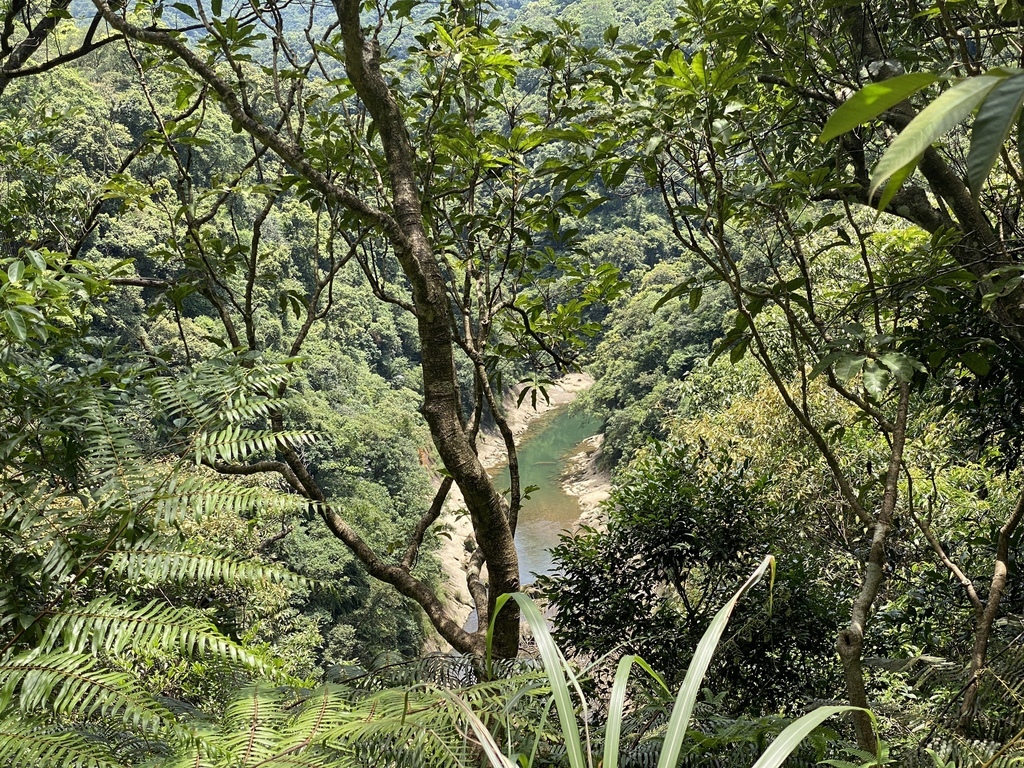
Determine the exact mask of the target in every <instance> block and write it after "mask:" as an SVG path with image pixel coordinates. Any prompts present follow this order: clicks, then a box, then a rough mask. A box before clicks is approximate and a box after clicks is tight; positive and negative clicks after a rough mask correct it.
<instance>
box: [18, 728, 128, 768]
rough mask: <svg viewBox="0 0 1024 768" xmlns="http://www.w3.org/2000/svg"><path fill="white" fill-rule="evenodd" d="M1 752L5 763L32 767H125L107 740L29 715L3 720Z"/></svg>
mask: <svg viewBox="0 0 1024 768" xmlns="http://www.w3.org/2000/svg"><path fill="white" fill-rule="evenodd" d="M0 755H3V757H4V760H5V761H6V763H5V764H6V765H11V766H33V768H66V766H69V765H73V766H76V767H77V768H122V767H123V766H124V763H122V762H121V761H120V760H118V759H116V757H115V756H114V755H113V754H112V753H111V751H110V749H108V748H107V745H106V744H105V743H102V742H99V741H98V740H97V739H95V738H91V737H90V736H89V735H86V734H83V733H81V732H80V731H78V730H75V729H68V728H60V727H57V726H54V725H52V724H47V723H44V722H41V721H37V720H34V719H30V718H21V717H15V716H8V717H5V718H3V719H0Z"/></svg>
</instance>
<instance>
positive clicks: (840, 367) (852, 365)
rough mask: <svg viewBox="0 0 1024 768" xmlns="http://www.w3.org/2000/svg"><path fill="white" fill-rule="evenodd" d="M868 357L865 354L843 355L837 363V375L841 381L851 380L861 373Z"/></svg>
mask: <svg viewBox="0 0 1024 768" xmlns="http://www.w3.org/2000/svg"><path fill="white" fill-rule="evenodd" d="M866 359H867V358H865V357H864V355H850V354H846V355H843V356H842V357H841V358H839V359H838V360H836V363H835V372H836V377H837V378H838V379H839V380H840V381H849V380H850V379H852V378H853V377H854V376H856V375H857V374H858V373H860V369H861V368H863V367H864V361H865V360H866Z"/></svg>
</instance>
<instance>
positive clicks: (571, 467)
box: [561, 435, 612, 530]
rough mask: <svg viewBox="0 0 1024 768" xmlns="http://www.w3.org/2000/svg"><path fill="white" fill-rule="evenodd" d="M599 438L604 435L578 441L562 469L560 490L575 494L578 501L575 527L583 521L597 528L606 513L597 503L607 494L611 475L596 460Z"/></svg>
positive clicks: (610, 484) (600, 526) (601, 525)
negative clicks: (578, 443)
mask: <svg viewBox="0 0 1024 768" xmlns="http://www.w3.org/2000/svg"><path fill="white" fill-rule="evenodd" d="M603 442H604V435H594V436H593V437H588V438H587V439H586V440H584V441H583V442H582V443H580V447H579V450H578V451H577V452H576V453H574V454H573V455H572V456H570V457H569V459H568V461H567V462H566V467H565V471H564V472H563V473H562V478H561V479H562V490H564V491H565V492H566V493H567V494H568V495H570V496H575V497H576V500H577V501H578V502H579V505H580V519H579V520H578V521H577V522H576V525H577V527H579V526H581V525H586V526H589V527H590V528H597V529H598V530H600V529H602V528H603V527H604V525H605V520H606V516H605V512H604V510H603V508H602V507H601V504H602V502H604V501H605V500H607V498H608V496H609V495H610V494H611V490H612V478H611V473H610V472H608V470H606V469H601V468H600V467H598V464H597V458H598V455H599V454H600V452H601V444H602V443H603Z"/></svg>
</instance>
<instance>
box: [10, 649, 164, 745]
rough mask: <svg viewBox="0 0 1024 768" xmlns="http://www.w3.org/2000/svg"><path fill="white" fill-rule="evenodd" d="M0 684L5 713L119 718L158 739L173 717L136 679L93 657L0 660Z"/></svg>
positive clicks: (59, 654)
mask: <svg viewBox="0 0 1024 768" xmlns="http://www.w3.org/2000/svg"><path fill="white" fill-rule="evenodd" d="M0 680H3V681H4V685H3V688H0V712H2V711H4V710H6V709H7V708H8V707H10V706H11V705H12V703H16V706H17V708H18V709H20V710H21V711H22V712H28V713H31V712H47V713H52V714H57V715H62V716H64V717H68V718H82V717H84V718H91V717H114V718H120V719H122V720H123V721H124V722H126V723H130V724H131V725H133V726H134V727H135V728H138V729H141V730H143V731H149V732H154V733H155V732H157V731H159V730H160V729H161V728H162V727H163V726H164V725H166V723H167V722H168V712H167V711H166V710H165V709H164V708H163V707H162V706H160V705H159V704H158V703H157V702H156V701H155V700H154V699H153V698H152V697H151V696H149V695H148V694H146V693H145V692H144V691H142V689H141V688H140V687H139V685H138V683H137V682H136V680H135V678H134V677H133V676H132V675H130V674H128V673H126V672H121V671H119V670H114V669H109V668H107V667H105V666H104V665H103V664H102V663H101V662H100V660H99V659H97V658H96V657H95V656H92V655H89V654H84V653H74V652H71V651H64V650H60V651H56V652H52V653H40V652H37V651H29V652H27V653H22V654H19V655H17V656H13V657H10V658H6V659H0Z"/></svg>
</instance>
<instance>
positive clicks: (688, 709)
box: [658, 555, 775, 768]
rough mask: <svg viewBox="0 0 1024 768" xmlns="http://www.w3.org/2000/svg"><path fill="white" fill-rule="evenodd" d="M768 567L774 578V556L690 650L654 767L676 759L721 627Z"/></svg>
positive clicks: (667, 765)
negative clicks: (695, 648) (688, 662)
mask: <svg viewBox="0 0 1024 768" xmlns="http://www.w3.org/2000/svg"><path fill="white" fill-rule="evenodd" d="M769 567H771V568H772V574H773V577H774V572H775V571H774V568H775V558H773V557H772V556H771V555H769V556H768V557H766V558H765V559H764V560H762V561H761V564H760V565H759V566H758V567H757V570H755V571H754V572H753V573H752V574H751V576H750V578H749V579H747V581H746V583H744V584H743V586H742V587H740V588H739V589H738V590H736V594H734V595H733V596H732V597H731V598H730V599H729V602H728V603H726V604H725V606H723V607H722V609H721V610H720V611H719V612H718V614H717V615H716V616H715V618H714V619H713V620H712V622H711V625H710V626H709V627H708V628H707V631H705V632H704V637H702V638H701V640H700V643H699V644H698V645H697V650H696V651H694V654H693V658H692V659H691V660H690V666H689V667H688V668H687V670H686V677H685V678H684V679H683V684H682V686H681V687H680V688H679V695H678V696H677V697H676V703H675V706H674V707H673V708H672V717H671V718H670V719H669V722H668V730H667V731H666V732H665V742H664V744H663V745H662V747H661V755H660V756H659V758H658V768H674V766H675V765H676V762H677V760H678V759H679V750H680V749H681V748H682V746H683V737H684V736H686V728H687V726H688V725H689V724H690V715H691V714H693V706H694V704H695V703H696V701H697V695H698V694H699V693H700V687H701V683H703V682H704V675H705V674H707V671H708V667H709V666H711V659H712V657H713V656H714V655H715V649H716V648H718V641H719V640H721V638H722V634H723V633H724V632H725V627H726V625H727V624H728V623H729V617H730V616H731V615H732V612H733V610H734V609H735V608H736V603H738V602H739V599H740V598H741V597H742V596H743V593H744V592H746V591H747V590H748V589H750V588H751V587H752V586H754V585H755V584H756V583H757V582H759V581H760V580H761V577H763V576H764V574H765V571H767V570H768V568H769Z"/></svg>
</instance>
